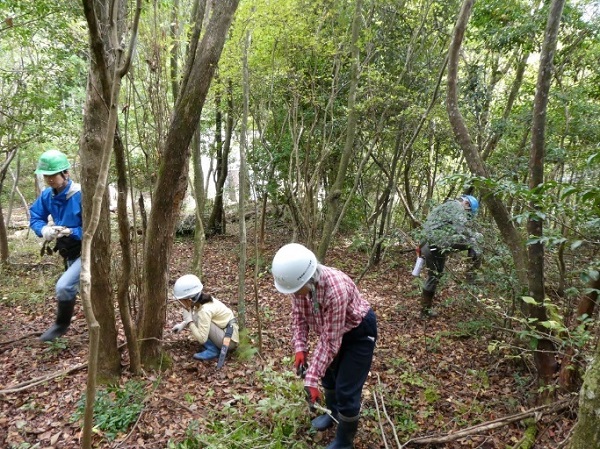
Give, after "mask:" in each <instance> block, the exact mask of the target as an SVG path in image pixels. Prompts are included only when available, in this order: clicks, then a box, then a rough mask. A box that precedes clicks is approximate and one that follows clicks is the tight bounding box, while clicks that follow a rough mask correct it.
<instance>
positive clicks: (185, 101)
mask: <svg viewBox="0 0 600 449" xmlns="http://www.w3.org/2000/svg"><path fill="white" fill-rule="evenodd" d="M237 5H238V0H219V1H218V2H215V4H214V7H213V8H212V11H211V16H210V19H209V20H208V23H207V26H206V31H205V32H204V33H203V34H202V40H201V41H200V42H199V44H198V46H197V50H196V51H195V52H193V53H190V55H189V57H188V64H187V65H186V67H187V69H186V70H189V72H188V73H184V77H183V79H184V84H183V85H182V87H181V88H180V92H179V97H178V100H177V102H176V104H175V107H174V110H173V115H172V117H171V123H170V125H169V130H168V132H167V137H166V140H165V143H164V149H165V151H164V152H163V154H164V158H163V159H162V160H161V166H160V168H159V170H158V179H157V182H156V186H155V189H154V194H153V200H154V202H153V205H152V209H151V210H150V217H149V220H148V230H147V235H146V242H145V246H144V268H143V283H142V304H141V310H140V319H139V333H140V341H141V343H140V344H141V346H140V350H141V357H142V364H143V366H145V367H147V368H159V367H160V366H161V364H162V362H163V357H162V356H163V354H162V350H161V340H162V334H163V327H164V323H165V317H166V303H167V288H168V274H169V270H168V268H169V263H170V258H171V251H172V248H173V233H174V230H175V220H176V219H177V216H178V213H179V210H180V208H181V203H182V201H183V198H184V195H185V191H186V189H187V175H188V167H189V160H190V142H191V140H192V136H193V134H194V132H195V131H196V128H197V127H198V123H199V120H200V116H201V114H202V108H203V106H204V102H205V100H206V96H207V94H208V89H209V87H210V84H211V81H212V79H213V76H214V74H215V70H216V67H217V64H218V62H219V58H220V56H221V51H222V50H223V45H224V43H225V38H226V36H227V31H228V29H229V26H230V24H231V21H232V19H233V14H234V13H235V10H236V8H237ZM198 20H201V19H198ZM192 47H195V45H190V48H192ZM190 61H192V62H190Z"/></svg>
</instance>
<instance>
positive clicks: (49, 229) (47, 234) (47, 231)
mask: <svg viewBox="0 0 600 449" xmlns="http://www.w3.org/2000/svg"><path fill="white" fill-rule="evenodd" d="M57 235H58V230H57V229H56V228H55V227H54V226H48V225H46V226H44V227H43V228H42V237H44V240H46V241H48V242H51V241H52V240H54V239H55V238H56V236H57Z"/></svg>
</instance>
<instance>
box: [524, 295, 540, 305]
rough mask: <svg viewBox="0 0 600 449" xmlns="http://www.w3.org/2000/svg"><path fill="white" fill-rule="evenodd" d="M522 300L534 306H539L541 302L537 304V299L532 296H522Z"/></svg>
mask: <svg viewBox="0 0 600 449" xmlns="http://www.w3.org/2000/svg"><path fill="white" fill-rule="evenodd" d="M521 299H522V300H523V302H524V303H527V304H534V305H536V306H537V305H539V302H537V301H536V300H535V299H533V298H532V297H531V296H522V297H521Z"/></svg>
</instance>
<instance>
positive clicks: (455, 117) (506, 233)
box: [446, 0, 527, 293]
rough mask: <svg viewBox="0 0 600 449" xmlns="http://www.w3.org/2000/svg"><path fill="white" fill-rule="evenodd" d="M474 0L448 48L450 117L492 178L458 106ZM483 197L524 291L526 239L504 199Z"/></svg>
mask: <svg viewBox="0 0 600 449" xmlns="http://www.w3.org/2000/svg"><path fill="white" fill-rule="evenodd" d="M473 2H474V0H465V1H464V3H463V5H462V8H461V10H460V13H459V16H458V18H457V21H456V25H455V28H454V33H453V39H452V43H451V44H450V49H449V51H448V82H447V99H446V109H447V111H448V118H449V120H450V124H451V125H452V130H453V131H454V136H455V138H456V141H457V142H458V144H459V146H460V148H461V149H462V151H463V154H464V156H465V160H466V162H467V165H468V166H469V170H470V171H471V173H472V174H474V175H476V176H480V177H485V178H488V177H489V175H488V172H487V168H486V167H485V163H484V162H483V159H482V158H481V156H480V155H479V151H478V150H477V147H476V146H475V145H474V144H473V141H472V139H471V136H470V135H469V131H468V129H467V127H466V125H465V122H464V119H463V117H462V115H461V113H460V110H459V109H458V88H457V85H458V61H459V53H460V47H461V45H462V41H463V38H464V34H465V30H466V27H467V23H468V21H469V16H470V15H471V10H472V8H473ZM481 191H482V194H483V195H482V199H483V202H484V203H485V205H486V206H487V207H488V209H489V211H490V213H491V215H492V217H493V218H494V220H495V222H496V225H497V226H498V230H499V231H500V234H501V235H502V239H503V241H504V242H505V243H506V245H507V246H508V248H509V250H510V253H511V255H512V258H513V261H514V263H515V269H516V273H517V277H518V280H519V284H520V290H521V291H522V292H523V293H524V292H525V288H526V286H527V253H526V252H525V251H524V248H525V240H524V238H523V236H522V235H521V234H520V232H519V231H518V229H517V228H516V227H515V225H514V222H513V221H512V217H511V216H510V214H509V212H508V209H507V208H506V206H505V205H504V204H503V203H502V201H501V199H500V198H498V197H496V196H495V194H494V192H492V191H491V190H489V189H487V188H485V187H481Z"/></svg>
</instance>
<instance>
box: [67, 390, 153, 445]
mask: <svg viewBox="0 0 600 449" xmlns="http://www.w3.org/2000/svg"><path fill="white" fill-rule="evenodd" d="M146 387H147V384H146V383H144V382H141V381H139V380H129V381H127V382H125V383H124V384H123V385H111V386H108V387H106V388H101V389H99V390H98V391H97V392H96V401H95V402H94V432H95V433H96V434H98V435H100V436H102V437H104V438H105V439H106V440H108V441H114V440H115V439H116V438H117V437H118V436H120V435H122V434H124V433H126V432H127V430H128V429H129V428H130V427H131V425H132V424H133V423H135V422H136V420H137V419H138V417H139V415H140V413H141V412H142V410H143V409H144V400H145V398H146ZM85 398H86V396H85V394H84V395H82V397H81V399H80V400H79V402H78V403H77V410H76V411H75V413H74V414H73V416H72V417H71V420H72V421H73V422H78V421H82V420H83V415H84V413H85V400H86V399H85Z"/></svg>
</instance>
